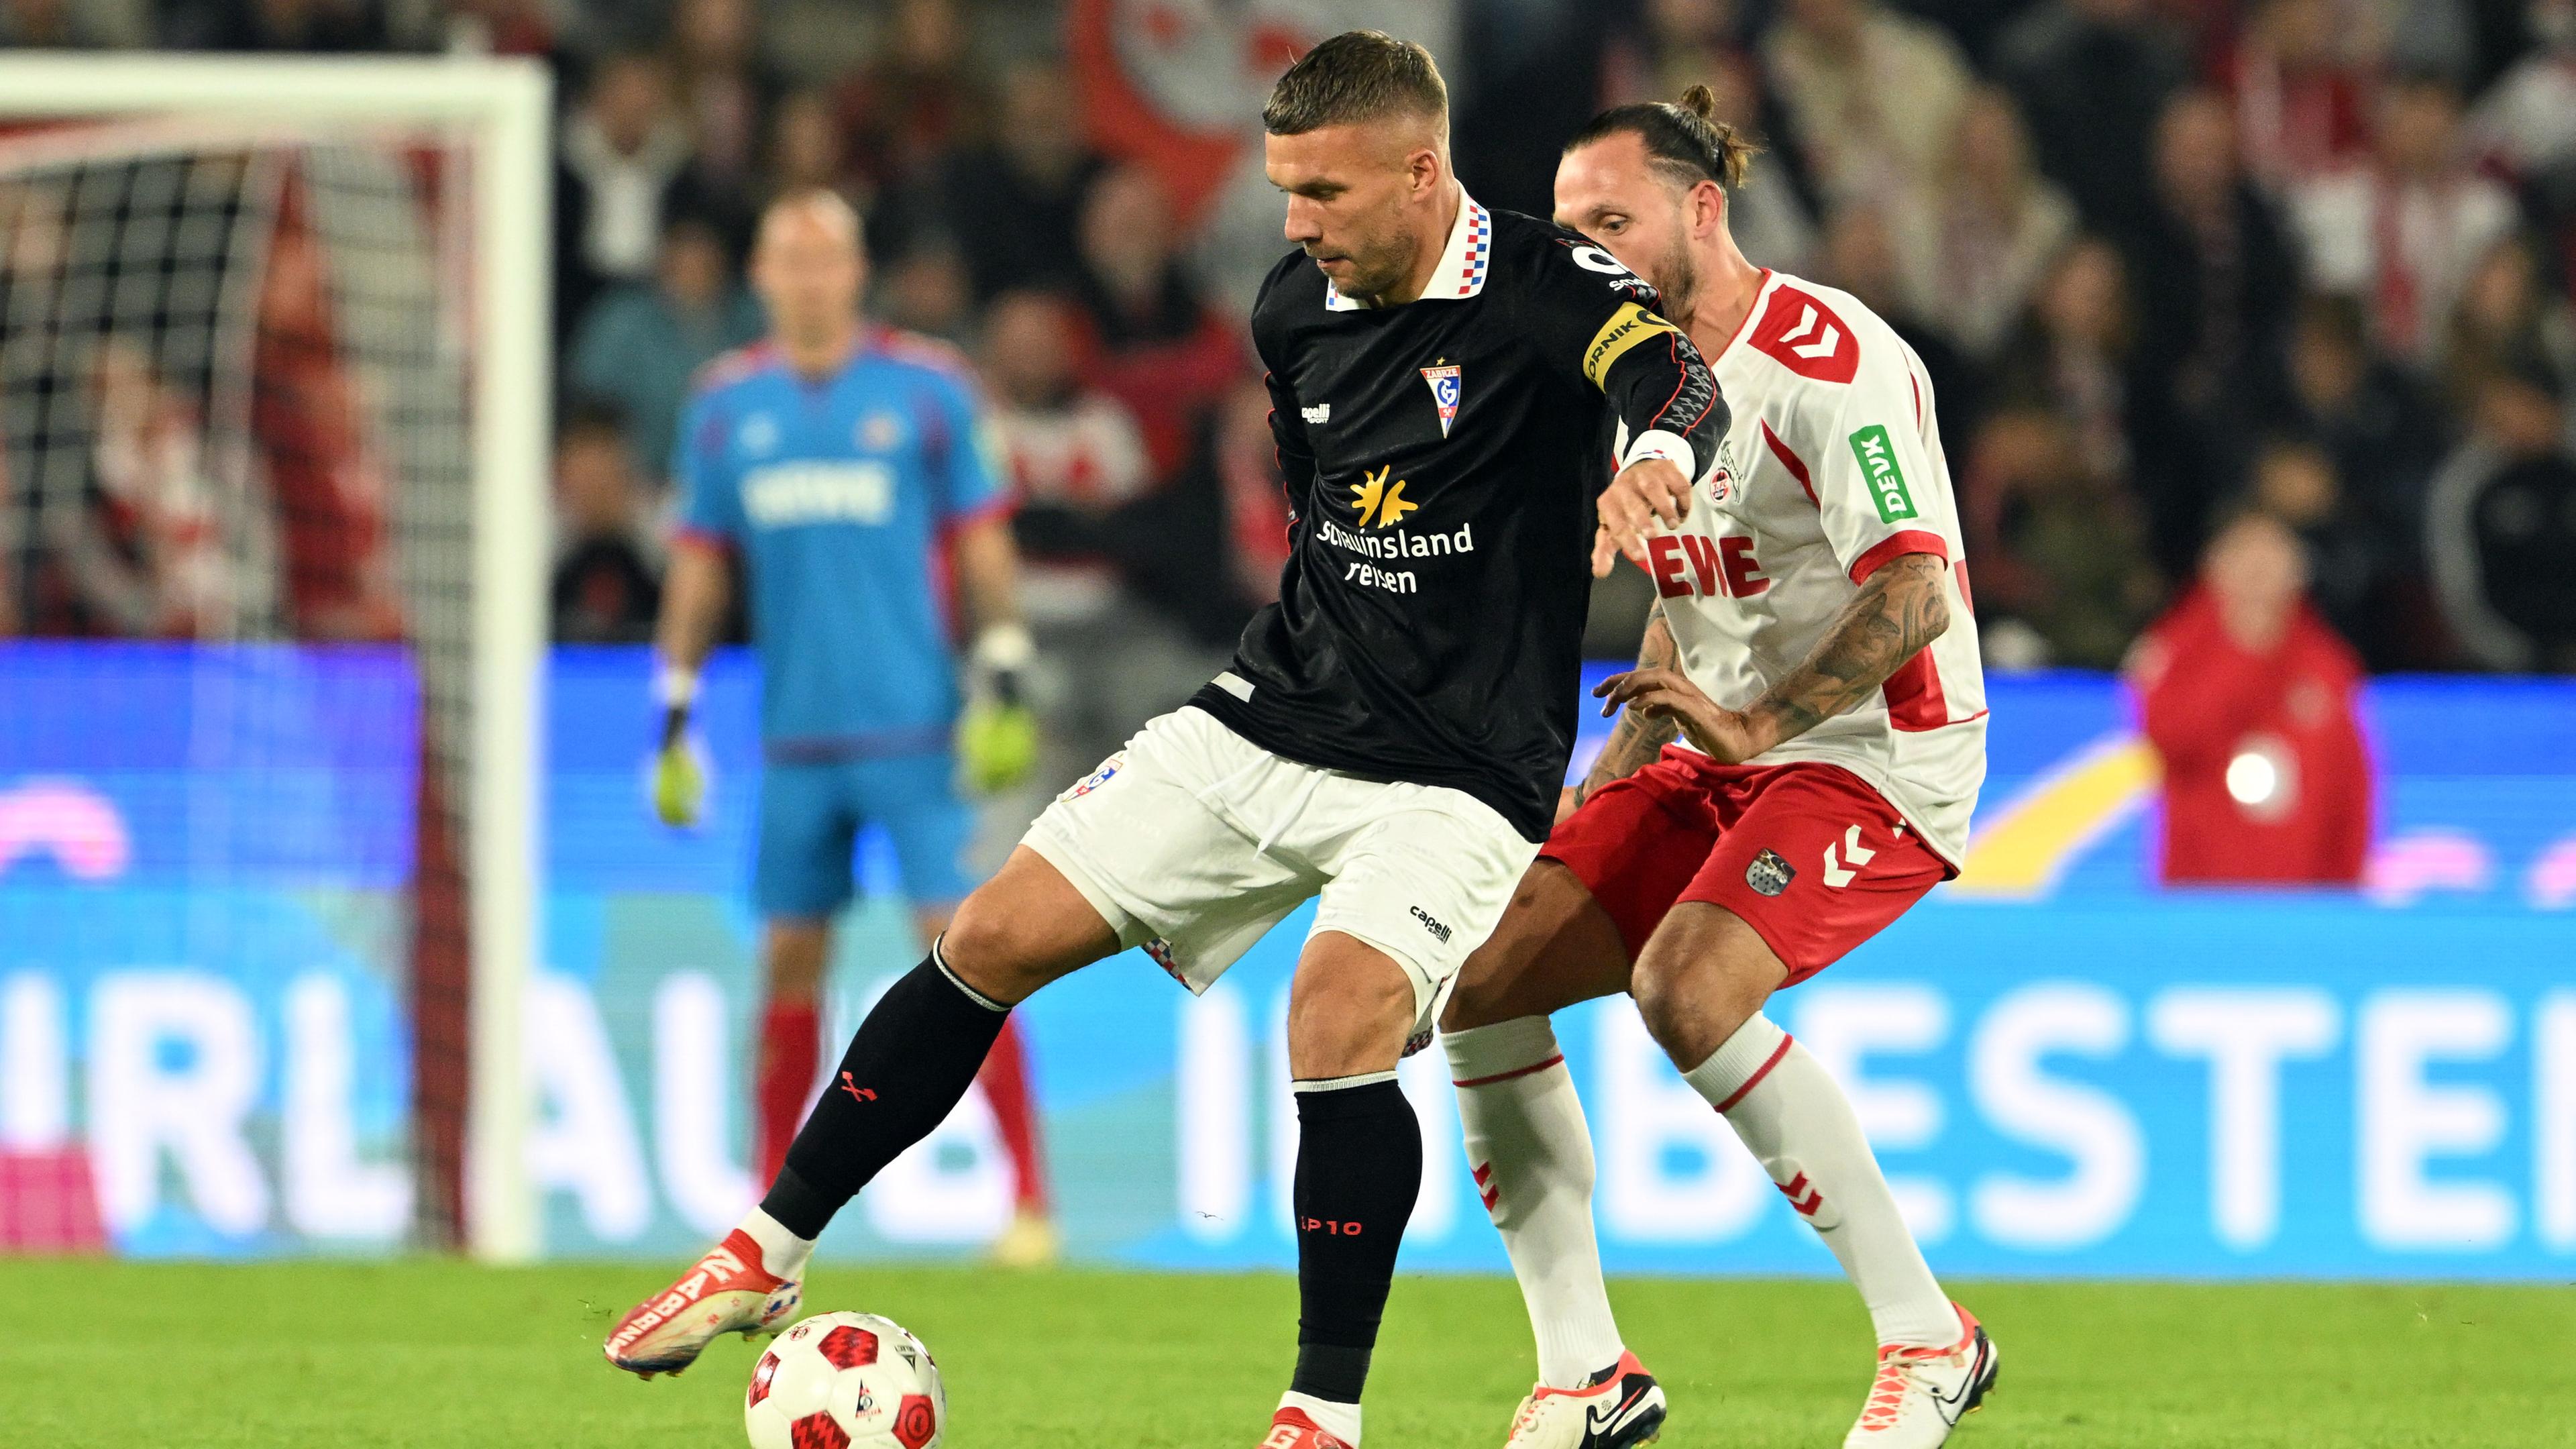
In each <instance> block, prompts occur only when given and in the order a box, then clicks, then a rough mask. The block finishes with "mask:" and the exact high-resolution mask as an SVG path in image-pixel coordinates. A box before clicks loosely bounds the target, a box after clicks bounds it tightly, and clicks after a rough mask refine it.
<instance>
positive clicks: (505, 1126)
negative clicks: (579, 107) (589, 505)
mask: <svg viewBox="0 0 2576 1449" xmlns="http://www.w3.org/2000/svg"><path fill="white" fill-rule="evenodd" d="M551 104H552V98H551V94H550V86H549V81H548V78H547V76H546V74H545V72H544V71H543V69H542V68H541V67H539V66H538V65H536V64H535V63H533V62H527V61H518V60H485V59H451V58H434V59H400V58H380V57H367V58H339V57H333V58H291V59H288V58H280V59H266V58H263V59H232V58H222V57H190V56H172V55H159V54H112V55H86V56H51V55H48V56H35V55H29V54H24V53H21V54H19V55H14V56H12V55H0V121H6V122H8V123H11V124H16V123H22V122H37V123H61V122H100V121H117V122H121V123H127V124H128V125H129V126H130V128H134V129H137V130H139V131H140V132H141V133H144V134H146V135H147V136H148V135H149V133H152V132H154V131H158V132H162V133H165V134H166V135H167V137H168V139H167V140H166V141H164V142H160V143H154V142H151V141H149V140H148V139H147V140H146V141H144V142H142V143H140V144H143V145H145V146H147V147H148V146H150V145H153V144H161V145H165V146H167V147H168V148H170V149H173V150H184V149H186V148H188V147H189V146H191V145H201V146H202V145H209V144H211V145H218V146H219V145H222V144H223V143H224V142H225V141H226V140H227V139H228V138H232V137H235V136H237V135H238V136H248V137H260V136H285V137H304V136H309V137H312V138H315V140H316V141H318V142H321V143H326V144H327V143H331V142H336V141H341V140H345V139H347V138H349V137H353V136H355V137H363V136H366V135H368V134H369V133H371V132H375V131H384V132H387V133H389V134H391V133H399V134H400V135H402V136H405V137H418V136H423V135H429V136H439V137H447V138H451V139H452V141H453V142H454V143H456V144H457V145H458V146H459V147H460V148H461V149H462V150H463V151H464V152H465V154H466V155H467V156H468V157H469V158H470V159H469V164H468V166H467V167H466V170H467V171H468V172H469V173H470V176H471V186H470V190H468V191H467V192H466V193H465V195H464V198H463V199H464V200H465V202H466V205H465V206H464V207H463V208H461V210H462V211H463V212H466V213H470V221H466V222H462V223H460V224H461V225H470V227H471V235H470V239H465V243H466V247H467V249H468V251H469V252H470V256H471V258H472V263H471V265H470V266H468V267H465V268H463V269H462V270H463V271H464V272H465V273H466V275H465V276H462V277H440V278H435V279H433V282H434V284H440V283H446V284H457V285H464V286H469V287H470V288H471V293H472V296H471V300H470V304H469V305H466V306H464V307H460V308H457V309H456V310H457V313H458V315H459V316H460V318H462V319H464V322H465V327H466V331H467V333H468V335H469V336H470V338H471V350H470V355H469V358H468V361H467V362H466V364H465V365H464V366H463V368H462V369H461V372H462V377H463V380H464V392H463V400H464V406H465V409H466V414H467V416H468V417H469V418H470V424H469V426H470V432H471V438H472V443H471V447H470V450H464V452H465V456H463V457H461V458H460V462H461V463H462V464H463V465H464V466H467V467H470V469H471V485H470V508H471V517H470V531H471V539H472V542H471V549H470V565H468V567H469V568H470V585H469V588H470V594H471V603H470V625H468V626H467V628H466V629H465V630H460V631H459V632H461V633H469V634H470V645H469V650H470V672H466V671H459V672H458V676H457V678H456V679H455V681H454V685H453V688H454V689H460V690H464V691H467V692H468V697H469V699H470V706H469V707H468V709H469V712H470V718H471V725H470V727H465V726H461V727H460V728H459V729H458V731H457V733H458V734H460V735H463V736H465V737H466V738H465V740H464V741H463V744H464V749H465V750H466V751H467V752H469V753H467V754H465V756H464V758H466V759H468V760H470V767H469V773H470V786H468V787H466V788H465V789H463V790H461V791H459V792H458V793H459V794H460V795H461V796H462V797H463V802H462V803H463V804H464V806H465V808H464V809H463V811H461V812H460V813H462V814H464V815H465V817H466V820H467V826H466V829H465V831H464V832H463V839H462V849H463V851H464V854H465V858H466V860H467V861H468V862H469V863H470V866H469V868H468V869H467V870H466V871H465V872H464V879H465V887H464V889H465V894H466V902H465V906H464V911H463V918H464V921H465V924H466V928H467V933H468V941H469V943H470V944H469V947H468V949H469V951H470V958H469V967H468V970H469V972H470V994H469V997H468V1002H469V1004H468V1006H467V1008H466V1021H465V1025H466V1028H467V1034H468V1043H467V1047H466V1065H465V1070H464V1075H465V1079H466V1083H465V1095H466V1103H465V1109H464V1114H463V1115H464V1123H465V1126H464V1142H463V1157H464V1167H463V1172H462V1184H461V1195H462V1197H463V1201H464V1205H465V1213H464V1217H465V1238H466V1243H467V1245H468V1246H469V1247H470V1249H471V1251H472V1252H473V1253H474V1254H475V1255H476V1256H478V1257H481V1258H484V1259H487V1260H495V1261H517V1260H523V1259H526V1258H529V1257H532V1256H534V1254H535V1253H536V1251H537V1248H538V1237H539V1233H538V1222H537V1216H536V1203H535V1200H534V1198H533V1195H532V1193H531V1190H530V1186H529V1176H528V1172H527V1168H526V1162H525V1143H526V1138H527V1135H528V1128H529V1117H530V1113H531V1112H532V1110H533V1104H532V1102H531V1100H530V1093H529V1088H528V1084H527V1083H528V1078H527V1071H526V1066H525V1061H524V1055H523V1052H524V1047H525V1043H524V1042H523V1040H522V1026H521V1013H522V1003H523V1001H524V999H525V993H526V987H527V983H528V981H529V979H530V978H531V976H532V975H533V973H534V971H535V969H536V964H537V963H536V953H537V949H538V939H539V937H538V910H539V906H540V891H541V882H542V879H543V858H542V854H541V851H540V849H539V845H540V836H539V814H540V801H541V799H542V783H543V779H542V775H541V773H540V760H539V754H540V751H541V749H542V741H543V738H544V736H543V729H542V716H541V707H542V697H541V695H542V687H543V678H544V675H543V669H544V662H545V655H544V644H545V635H546V614H547V599H546V593H545V550H546V547H547V542H548V538H549V534H550V521H549V516H548V507H549V505H548V498H549V488H548V486H547V450H548V441H549V430H550V427H551V417H550V409H551V401H550V399H551V393H552V359H551V355H550V351H551V338H550V333H551V329H550V325H549V321H548V318H549V309H550V295H549V293H550V281H551V264H552V258H553V245H552V238H551V235H550V229H551V219H550V207H551V198H550V187H549V159H550V126H551V114H550V112H551ZM8 139H9V140H10V141H11V142H12V143H17V144H24V145H33V146H38V147H41V146H42V145H43V144H44V143H45V137H44V135H43V134H42V132H41V130H39V131H38V132H37V133H36V134H35V135H34V136H33V137H27V136H12V137H10V138H8ZM457 622H458V623H459V624H466V623H467V621H466V620H464V619H460V620H458V621H457Z"/></svg>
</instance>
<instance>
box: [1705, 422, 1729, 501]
mask: <svg viewBox="0 0 2576 1449" xmlns="http://www.w3.org/2000/svg"><path fill="white" fill-rule="evenodd" d="M1734 491H1735V447H1734V444H1732V443H1731V442H1729V441H1727V440H1726V439H1723V438H1721V439H1719V440H1718V444H1717V466H1715V467H1713V468H1711V469H1709V471H1708V501H1709V502H1711V503H1724V502H1725V501H1726V495H1728V494H1729V493H1732V492H1734Z"/></svg>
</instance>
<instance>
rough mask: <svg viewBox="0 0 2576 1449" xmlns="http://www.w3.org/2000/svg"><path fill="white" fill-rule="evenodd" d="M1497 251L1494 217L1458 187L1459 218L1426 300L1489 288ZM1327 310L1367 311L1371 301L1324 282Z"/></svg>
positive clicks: (1452, 299) (1443, 299) (1452, 225)
mask: <svg viewBox="0 0 2576 1449" xmlns="http://www.w3.org/2000/svg"><path fill="white" fill-rule="evenodd" d="M1493 255H1494V218H1493V216H1492V215H1491V214H1490V213H1488V212H1487V211H1486V210H1485V208H1483V207H1481V206H1478V205H1477V204H1476V198H1474V197H1472V196H1469V195H1468V194H1467V188H1465V187H1463V186H1461V187H1459V188H1458V219H1457V220H1456V221H1454V222H1452V223H1450V225H1449V245H1448V246H1447V247H1445V248H1444V249H1442V251H1441V253H1440V265H1439V266H1437V267H1434V268H1433V269H1432V271H1431V281H1430V284H1429V285H1427V286H1425V287H1424V288H1423V289H1422V296H1421V299H1420V300H1422V301H1425V302H1455V301H1458V300H1460V299H1461V298H1465V297H1472V296H1475V295H1476V294H1477V293H1479V292H1481V291H1483V290H1485V271H1486V264H1487V263H1488V262H1490V261H1491V260H1492V259H1493ZM1324 310H1325V311H1327V312H1366V311H1368V310H1369V304H1368V303H1366V302H1354V301H1352V300H1351V299H1350V298H1348V297H1345V296H1343V295H1342V294H1341V291H1340V289H1339V288H1336V287H1335V286H1333V285H1332V283H1330V282H1326V283H1325V284H1324Z"/></svg>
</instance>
